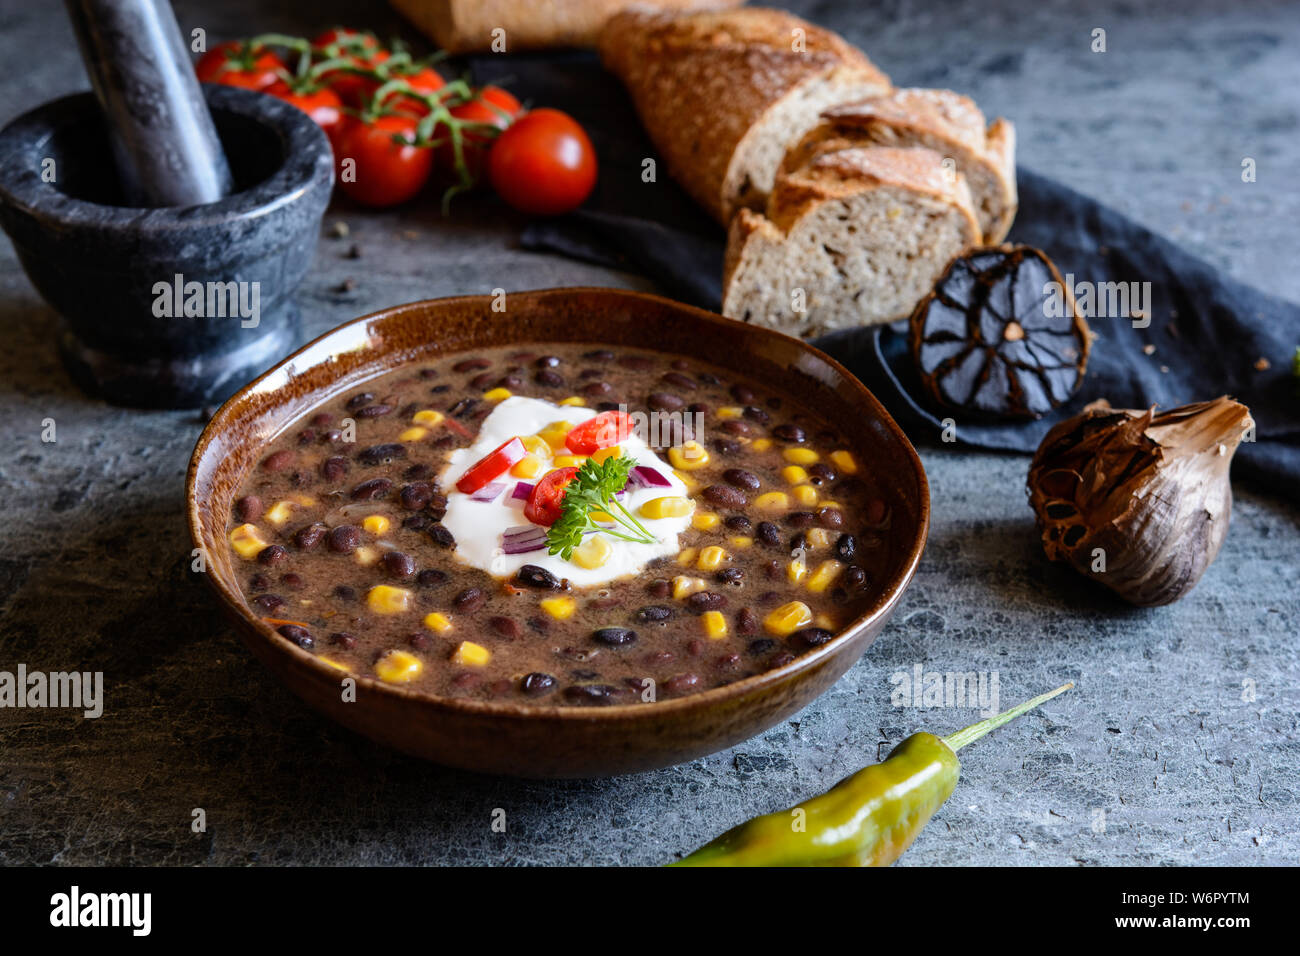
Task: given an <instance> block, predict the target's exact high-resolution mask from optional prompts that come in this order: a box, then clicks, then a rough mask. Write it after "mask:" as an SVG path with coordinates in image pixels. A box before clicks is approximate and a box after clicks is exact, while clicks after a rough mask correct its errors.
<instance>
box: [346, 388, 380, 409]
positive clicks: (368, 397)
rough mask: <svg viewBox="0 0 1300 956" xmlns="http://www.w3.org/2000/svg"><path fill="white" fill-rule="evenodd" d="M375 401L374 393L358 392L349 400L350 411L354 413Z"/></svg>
mask: <svg viewBox="0 0 1300 956" xmlns="http://www.w3.org/2000/svg"><path fill="white" fill-rule="evenodd" d="M374 400H375V393H374V392H358V393H357V394H356V395H353V396H352V397H351V398H349V399H348V405H347V407H348V410H349V411H352V410H355V409H358V408H360V407H361V406H362V405H366V404H369V403H370V402H373V401H374Z"/></svg>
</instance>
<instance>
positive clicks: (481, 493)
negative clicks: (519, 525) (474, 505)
mask: <svg viewBox="0 0 1300 956" xmlns="http://www.w3.org/2000/svg"><path fill="white" fill-rule="evenodd" d="M505 486H506V483H505V482H504V481H494V482H491V483H490V484H486V485H484V486H483V487H482V488H480V489H479V490H478V491H476V492H474V493H473V494H472V495H470V496H469V499H470V501H496V500H497V495H499V494H501V492H502V491H503V490H504V489H505Z"/></svg>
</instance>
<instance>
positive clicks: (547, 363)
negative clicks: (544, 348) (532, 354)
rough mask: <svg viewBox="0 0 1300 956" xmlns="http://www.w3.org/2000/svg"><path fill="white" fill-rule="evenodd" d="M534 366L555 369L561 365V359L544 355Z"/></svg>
mask: <svg viewBox="0 0 1300 956" xmlns="http://www.w3.org/2000/svg"><path fill="white" fill-rule="evenodd" d="M533 364H534V365H536V366H537V367H538V368H555V366H557V365H559V364H560V359H559V357H558V356H555V355H543V356H542V357H541V358H539V359H538V360H537V361H536V362H534V363H533Z"/></svg>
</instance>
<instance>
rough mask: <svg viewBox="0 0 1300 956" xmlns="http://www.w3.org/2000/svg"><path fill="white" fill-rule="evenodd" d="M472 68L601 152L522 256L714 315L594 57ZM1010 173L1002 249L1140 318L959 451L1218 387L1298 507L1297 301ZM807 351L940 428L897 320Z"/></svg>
mask: <svg viewBox="0 0 1300 956" xmlns="http://www.w3.org/2000/svg"><path fill="white" fill-rule="evenodd" d="M471 67H472V69H473V72H474V75H475V79H476V80H478V81H480V82H484V81H490V80H493V79H497V78H500V77H502V76H505V75H510V76H513V77H514V78H515V79H516V82H515V83H512V84H510V85H511V86H512V87H514V88H516V89H519V90H522V91H526V92H527V95H528V96H529V97H531V98H532V99H533V101H534V102H535V103H536V104H537V105H546V106H555V107H557V108H559V109H563V110H565V111H566V112H569V113H571V114H572V115H573V116H574V117H575V118H576V119H577V120H578V121H579V122H581V123H582V124H583V125H584V127H585V128H586V129H587V130H588V132H589V133H590V135H591V137H592V141H593V143H594V144H595V146H596V151H597V153H598V155H599V159H600V163H601V174H600V183H599V185H598V187H597V190H596V192H595V193H594V194H593V196H592V198H591V199H590V200H588V202H587V204H586V205H585V206H584V207H583V208H582V209H581V210H579V211H577V212H575V213H572V214H570V215H569V216H565V217H562V218H559V219H553V220H543V221H538V222H535V223H533V224H532V225H530V226H529V227H527V229H525V231H524V233H523V236H522V238H521V241H522V244H523V245H524V246H525V247H526V248H530V249H537V250H545V251H549V252H557V253H560V254H563V255H566V256H571V257H573V258H577V259H582V260H586V261H590V262H595V263H599V264H602V265H608V266H613V267H617V268H621V269H623V270H626V271H633V272H638V273H641V274H644V275H646V276H648V277H650V278H652V279H653V280H654V281H655V283H656V284H657V285H658V286H659V288H660V289H661V290H662V291H663V293H664V294H666V295H669V296H672V297H674V298H676V299H679V300H681V301H683V302H688V303H691V304H693V305H698V306H702V307H704V308H708V309H714V310H716V309H717V308H718V307H719V304H720V301H721V273H722V253H723V246H724V242H725V238H726V237H725V235H724V233H723V230H722V229H721V227H719V226H718V225H717V224H716V223H714V222H713V221H712V220H711V219H709V218H708V217H706V216H705V215H704V213H702V212H701V211H700V210H699V209H698V208H697V207H696V206H695V205H694V204H693V203H692V202H691V201H690V200H689V199H688V198H687V197H686V195H685V194H684V193H683V192H682V191H681V190H680V189H679V188H678V187H677V186H676V185H675V184H674V183H673V182H672V181H671V180H670V179H669V178H668V177H667V175H666V173H665V172H664V170H663V164H662V163H658V164H657V165H658V168H657V170H656V177H655V181H654V182H645V181H644V179H643V175H642V173H643V169H644V166H643V162H644V160H645V159H646V158H648V157H655V155H656V154H655V152H654V149H653V147H652V146H651V145H650V143H649V141H648V139H647V138H646V136H645V133H644V132H643V131H642V130H641V128H640V126H639V124H638V122H637V120H636V114H635V112H634V111H633V109H632V105H631V103H630V101H629V100H628V98H627V95H626V94H625V92H624V91H623V90H622V88H621V87H620V86H619V84H618V82H617V81H616V80H615V79H614V78H613V77H611V76H609V75H608V74H607V73H605V72H604V71H603V70H601V68H600V65H599V63H598V61H597V60H596V59H595V58H594V57H593V56H591V55H589V54H580V53H575V54H564V55H559V56H552V55H548V56H535V57H510V58H508V59H507V58H504V57H480V58H476V59H475V60H474V61H472V62H471ZM1018 176H1019V187H1020V212H1019V214H1018V215H1017V217H1016V224H1015V227H1014V228H1013V229H1012V231H1011V236H1010V237H1009V241H1012V242H1021V243H1027V244H1029V245H1032V246H1036V247H1038V248H1040V249H1042V250H1043V251H1045V252H1046V253H1047V254H1048V255H1049V256H1050V257H1051V258H1052V260H1053V261H1054V262H1055V263H1056V265H1057V267H1058V268H1059V269H1060V271H1061V273H1062V274H1063V275H1064V274H1070V275H1073V276H1074V281H1075V282H1087V283H1094V284H1100V283H1108V282H1118V283H1150V287H1149V288H1150V301H1149V324H1147V325H1146V327H1145V328H1140V327H1136V325H1135V322H1134V321H1133V317H1131V316H1127V315H1126V316H1121V317H1100V318H1092V319H1090V322H1089V324H1090V325H1091V327H1092V329H1093V331H1094V332H1095V333H1096V335H1097V338H1096V341H1095V342H1094V343H1093V349H1092V355H1091V357H1090V359H1089V362H1088V371H1087V375H1086V377H1085V379H1084V381H1083V384H1082V385H1081V386H1080V388H1079V391H1078V392H1077V393H1076V395H1075V396H1074V398H1073V399H1072V400H1071V401H1070V402H1069V403H1068V404H1067V405H1066V406H1065V407H1064V408H1062V409H1060V410H1058V411H1057V412H1056V413H1054V414H1053V415H1051V416H1048V417H1045V418H1043V419H1041V420H1039V421H1036V422H1032V423H1029V424H1001V423H992V424H990V423H988V422H979V421H970V420H966V419H963V418H962V417H960V416H953V417H954V418H956V420H957V428H956V439H957V441H958V443H961V444H965V445H967V446H970V447H975V448H986V449H993V450H999V451H1011V452H1028V453H1032V452H1033V451H1034V450H1035V449H1036V448H1037V447H1038V443H1039V442H1040V441H1041V440H1042V437H1043V435H1044V434H1046V432H1047V430H1048V429H1049V428H1051V427H1052V425H1054V424H1056V423H1057V422H1058V421H1060V420H1062V419H1063V418H1066V417H1069V416H1071V415H1074V414H1076V413H1078V412H1079V411H1080V410H1081V409H1082V408H1083V406H1084V405H1086V404H1087V403H1088V402H1091V401H1093V400H1094V399H1098V398H1106V399H1107V400H1109V401H1110V403H1111V404H1112V405H1113V406H1115V407H1121V408H1147V407H1149V406H1151V405H1160V406H1162V407H1170V406H1174V405H1181V404H1184V403H1187V402H1195V401H1203V400H1206V399H1210V398H1214V397H1216V396H1218V395H1223V394H1227V395H1231V396H1233V397H1234V398H1236V399H1237V400H1239V401H1241V402H1243V403H1244V404H1246V405H1247V406H1249V407H1250V410H1251V414H1252V415H1253V416H1254V418H1255V422H1256V425H1257V430H1256V436H1255V437H1256V440H1255V441H1254V442H1250V443H1243V444H1242V446H1241V448H1240V450H1239V452H1238V455H1237V460H1236V462H1235V469H1234V475H1235V476H1237V477H1239V478H1245V479H1247V480H1249V481H1251V482H1252V483H1255V484H1257V485H1258V486H1259V487H1263V488H1267V489H1269V490H1272V491H1274V492H1276V493H1279V494H1281V495H1283V496H1285V497H1288V498H1291V499H1295V498H1296V497H1297V494H1296V489H1297V486H1298V484H1300V379H1297V377H1296V376H1295V375H1294V374H1293V372H1292V357H1293V355H1294V354H1295V351H1296V348H1297V346H1300V305H1296V304H1295V303H1292V302H1287V301H1285V300H1282V299H1279V298H1277V297H1275V296H1272V295H1268V294H1267V293H1265V292H1262V291H1259V290H1257V289H1254V288H1252V287H1250V286H1247V285H1245V284H1243V283H1241V282H1238V281H1236V280H1235V279H1233V278H1231V277H1230V276H1227V275H1225V274H1223V273H1221V272H1220V271H1218V270H1217V269H1215V268H1214V267H1213V266H1211V265H1210V264H1208V263H1206V262H1204V261H1203V260H1201V259H1198V258H1196V257H1195V256H1192V255H1190V254H1189V253H1188V252H1186V251H1185V250H1183V249H1182V248H1180V247H1179V246H1178V245H1176V244H1175V243H1173V242H1170V241H1169V240H1167V239H1165V238H1164V237H1162V236H1160V235H1157V234H1155V233H1153V232H1151V231H1150V230H1148V229H1145V228H1143V227H1142V226H1140V225H1138V224H1137V223H1135V222H1133V221H1132V220H1130V219H1128V218H1126V217H1124V216H1122V215H1120V214H1119V213H1117V212H1115V211H1114V210H1112V209H1110V208H1108V207H1106V206H1104V205H1102V204H1101V203H1098V202H1096V201H1094V200H1092V199H1090V198H1088V197H1086V196H1083V195H1080V194H1079V193H1077V192H1075V191H1074V190H1072V189H1069V188H1068V187H1066V186H1063V185H1061V184H1060V183H1058V182H1055V181H1054V180H1051V179H1048V178H1046V177H1043V176H1039V175H1037V174H1035V173H1034V172H1032V171H1030V170H1027V169H1024V168H1021V169H1020V170H1019V171H1018ZM1138 288H1140V286H1139V287H1138ZM1134 305H1136V303H1134ZM1138 318H1139V322H1138V323H1137V324H1139V325H1140V324H1141V323H1142V321H1143V317H1142V316H1139V317H1138ZM814 344H816V345H817V346H818V347H819V348H822V349H823V350H825V351H826V352H828V353H829V354H831V355H832V356H834V357H835V358H837V359H839V360H840V361H841V362H843V363H844V364H845V365H846V366H847V367H848V368H849V369H850V370H852V371H853V373H854V374H855V375H857V376H858V377H859V378H861V379H862V381H863V382H865V383H866V385H867V386H868V387H869V388H870V389H871V390H872V391H873V392H874V393H875V394H876V396H877V397H878V398H879V399H880V401H881V402H882V403H883V404H884V405H885V407H886V408H887V409H888V410H889V412H890V414H892V415H893V416H894V417H895V418H896V419H897V420H898V421H899V423H900V424H901V425H902V426H903V427H904V428H905V429H906V430H907V431H908V432H909V434H911V435H912V436H913V437H914V438H923V437H930V438H937V437H938V436H939V435H940V433H941V431H942V428H943V426H942V424H941V420H942V419H944V418H946V417H948V415H949V413H947V412H943V411H939V410H936V409H934V408H932V407H931V406H930V405H929V403H928V400H927V399H926V398H925V397H924V393H923V392H922V390H921V389H920V388H919V386H918V382H917V379H916V374H915V371H914V368H913V366H912V361H911V356H910V353H909V351H908V348H907V338H906V323H895V324H894V325H893V326H884V327H877V328H872V329H850V330H845V331H840V332H835V333H832V334H831V335H827V336H824V337H822V338H820V339H817V340H816V341H815V343H814ZM1152 347H1153V348H1152ZM1148 352H1149V354H1148ZM1261 359H1263V360H1264V362H1261V361H1260V360H1261ZM1265 366H1267V367H1265Z"/></svg>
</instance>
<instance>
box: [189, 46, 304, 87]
mask: <svg viewBox="0 0 1300 956" xmlns="http://www.w3.org/2000/svg"><path fill="white" fill-rule="evenodd" d="M284 68H285V66H284V63H283V61H281V59H280V58H279V57H278V56H276V55H275V54H274V53H272V52H271V51H269V50H260V51H258V52H256V53H252V52H249V51H245V50H244V45H243V44H242V43H239V42H238V41H233V40H232V41H231V42H229V43H222V44H221V45H220V46H215V47H213V48H212V49H211V50H209V51H208V52H207V53H205V54H203V56H201V57H199V62H198V64H197V65H196V66H195V67H194V72H195V73H196V74H198V77H199V82H200V83H220V84H221V85H222V86H238V87H241V88H242V89H245V90H265V89H266V88H267V87H268V86H271V85H272V84H274V83H279V82H280V73H279V71H280V70H283V69H284Z"/></svg>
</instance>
